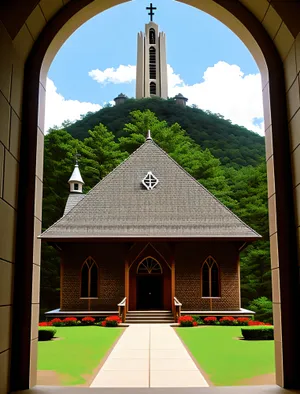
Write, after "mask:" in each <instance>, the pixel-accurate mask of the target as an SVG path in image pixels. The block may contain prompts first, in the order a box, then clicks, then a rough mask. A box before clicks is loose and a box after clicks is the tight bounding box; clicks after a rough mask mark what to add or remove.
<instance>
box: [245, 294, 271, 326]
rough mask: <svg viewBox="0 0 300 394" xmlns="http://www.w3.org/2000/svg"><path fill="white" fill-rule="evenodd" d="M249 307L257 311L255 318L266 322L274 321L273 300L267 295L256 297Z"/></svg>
mask: <svg viewBox="0 0 300 394" xmlns="http://www.w3.org/2000/svg"><path fill="white" fill-rule="evenodd" d="M249 309H250V310H252V311H254V312H256V313H255V318H256V319H257V320H260V321H263V322H265V323H273V310H272V301H271V300H269V299H268V298H267V297H260V298H256V299H255V300H253V301H251V302H250V304H249Z"/></svg>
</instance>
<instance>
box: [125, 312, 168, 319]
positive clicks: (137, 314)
mask: <svg viewBox="0 0 300 394" xmlns="http://www.w3.org/2000/svg"><path fill="white" fill-rule="evenodd" d="M127 316H128V317H129V316H130V317H141V316H147V317H149V316H151V317H161V318H165V317H172V316H173V314H172V313H168V314H166V313H165V314H163V313H151V314H150V313H127Z"/></svg>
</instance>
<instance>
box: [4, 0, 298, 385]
mask: <svg viewBox="0 0 300 394" xmlns="http://www.w3.org/2000/svg"><path fill="white" fill-rule="evenodd" d="M121 2H122V1H118V0H107V1H102V4H101V5H100V1H98V0H95V1H92V0H72V1H69V2H68V3H67V4H65V5H64V7H63V8H62V9H61V10H60V11H59V12H58V13H57V14H56V15H55V16H54V17H53V18H52V19H51V20H50V21H48V22H47V24H46V26H45V28H44V29H43V31H42V32H41V34H40V35H39V38H38V39H37V40H36V41H35V43H34V45H33V47H32V50H31V52H30V54H29V56H28V58H27V61H26V64H25V70H24V85H23V105H22V112H23V119H22V134H21V152H20V163H21V165H20V173H19V175H20V176H19V198H18V217H17V232H16V241H17V245H18V248H17V250H16V258H15V260H16V264H15V267H16V269H15V278H14V285H15V286H14V287H15V289H16V288H18V293H17V292H16V291H15V295H14V301H13V302H14V308H13V325H12V352H11V379H10V385H11V390H22V389H27V388H28V387H30V377H29V375H30V373H29V371H30V369H31V367H30V364H31V360H30V354H31V342H30V336H31V330H30V327H31V294H32V281H33V279H32V273H33V267H32V261H33V235H34V212H35V198H36V184H35V174H36V156H37V132H36V131H37V130H38V132H39V131H40V132H41V133H42V126H41V125H42V123H43V115H44V114H43V112H44V99H45V82H46V75H47V72H48V68H49V66H50V64H51V61H52V60H53V57H54V53H56V52H55V51H57V50H58V49H59V48H60V46H61V45H62V44H63V42H64V41H65V40H66V39H67V38H68V37H69V35H71V34H72V32H73V31H75V29H76V28H78V27H79V26H80V25H81V24H82V23H84V22H85V21H86V20H88V19H89V18H90V17H92V16H94V15H96V13H98V12H99V11H100V12H101V10H102V11H103V10H104V9H107V8H109V7H111V6H113V5H117V4H120V3H121ZM185 3H186V4H189V5H191V6H194V7H196V8H198V9H201V10H203V11H205V12H207V13H209V14H210V15H212V16H214V17H215V18H217V19H219V20H220V21H221V22H223V23H224V24H225V25H226V26H228V27H229V28H231V29H232V30H233V31H234V33H235V34H237V35H238V36H239V37H240V38H241V39H242V41H243V42H244V44H245V45H246V46H247V47H248V49H249V50H250V52H251V53H252V55H253V56H254V58H255V60H256V61H257V64H258V66H259V68H260V71H261V73H262V81H263V88H264V104H265V108H266V112H265V113H266V114H267V115H268V119H267V120H268V122H269V125H270V127H272V137H271V143H272V145H273V159H274V161H273V164H272V166H271V170H269V174H268V175H269V176H271V173H270V171H272V177H273V179H274V183H275V190H276V191H277V193H276V194H275V193H274V196H273V197H274V198H273V199H272V201H270V200H269V201H270V209H272V210H273V211H272V212H273V217H272V218H270V225H271V223H272V225H273V226H275V228H276V232H273V233H272V234H271V235H274V234H275V235H276V240H275V241H274V244H273V251H272V255H273V256H274V257H272V256H271V259H275V255H276V259H277V260H278V267H279V268H280V271H279V282H280V293H281V296H282V295H284V302H281V299H283V298H282V297H281V299H280V296H279V300H280V301H279V303H277V304H278V308H279V309H278V308H277V307H276V310H277V311H279V312H280V313H279V312H276V313H277V314H278V313H279V315H278V318H277V321H275V336H276V337H277V345H276V346H277V347H276V365H277V383H278V384H280V385H281V386H284V387H286V388H299V386H300V383H299V382H298V370H297V361H298V354H299V353H300V338H298V334H297V326H298V324H299V320H300V317H298V316H296V317H295V315H294V311H295V310H298V309H299V303H300V301H299V300H300V289H299V280H298V277H299V275H298V256H297V253H298V251H297V239H296V232H295V228H296V222H295V216H296V215H295V208H294V200H293V181H292V166H291V158H290V154H289V137H288V136H289V133H288V119H287V105H286V89H285V80H284V70H283V64H282V60H281V58H280V55H279V53H278V51H277V49H276V47H275V45H274V42H273V41H272V39H271V38H270V36H269V35H268V33H267V32H266V30H265V29H264V27H263V26H262V24H261V22H260V21H258V19H256V17H255V16H254V15H253V14H252V13H251V12H250V11H249V10H248V9H247V8H246V7H245V6H244V5H243V4H241V3H240V2H239V1H237V0H214V1H213V0H207V1H205V2H201V3H199V2H198V0H186V1H185ZM101 8H102V9H101ZM80 13H81V17H79V19H80V22H78V18H77V20H76V15H77V14H78V15H79V14H80ZM228 13H229V14H230V18H229V19H226V18H227V16H228ZM84 14H85V15H84ZM225 14H226V15H225ZM41 165H42V163H39V166H41ZM272 221H273V222H272ZM284 264H285V265H284ZM278 286H279V285H278ZM19 294H22V297H20V296H19ZM292 319H293V321H294V324H293V325H290V324H289V323H288V322H289V321H292ZM295 319H296V320H295ZM20 321H22V323H23V327H25V328H24V329H23V330H20V328H19V327H18V326H19V322H20ZM276 332H277V333H276ZM281 344H282V346H281ZM32 363H33V364H34V361H32ZM283 366H284V367H283ZM279 370H281V371H280V372H278V371H279ZM33 381H34V380H33Z"/></svg>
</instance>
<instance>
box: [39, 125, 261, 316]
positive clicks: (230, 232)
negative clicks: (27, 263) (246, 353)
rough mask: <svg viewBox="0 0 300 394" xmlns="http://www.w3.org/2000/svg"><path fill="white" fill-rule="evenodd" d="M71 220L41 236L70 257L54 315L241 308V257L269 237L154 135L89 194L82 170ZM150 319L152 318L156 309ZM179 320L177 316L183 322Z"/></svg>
mask: <svg viewBox="0 0 300 394" xmlns="http://www.w3.org/2000/svg"><path fill="white" fill-rule="evenodd" d="M69 184H70V195H69V198H68V201H67V204H66V208H65V212H64V215H63V217H62V218H61V219H59V220H58V221H57V222H56V223H54V224H53V225H52V226H51V227H50V228H48V229H47V230H46V231H45V232H44V233H43V234H42V235H41V236H40V238H41V239H42V240H43V241H46V242H48V243H49V244H51V245H53V246H54V247H55V248H56V249H57V251H58V253H59V254H60V257H61V289H60V291H61V297H60V308H59V309H58V310H55V311H51V312H50V313H49V316H60V315H62V316H66V315H68V314H72V315H75V316H80V315H85V316H86V315H87V314H88V315H101V314H102V315H103V314H106V315H108V314H110V313H114V314H115V313H116V311H117V310H118V304H120V302H121V301H122V303H121V304H120V305H122V306H123V307H124V308H125V311H126V312H127V311H128V312H127V318H126V321H130V316H132V315H131V314H134V313H137V312H136V311H166V312H165V313H169V314H170V315H169V317H170V320H172V319H173V318H172V316H173V315H172V314H171V311H173V312H174V310H175V308H176V305H177V306H178V305H181V311H182V313H193V314H197V313H198V314H202V315H206V316H208V315H221V316H224V315H226V314H230V315H235V316H241V315H243V314H250V313H251V312H250V311H246V310H244V309H242V308H241V297H240V260H239V255H240V253H241V251H242V250H243V249H244V248H245V247H246V246H247V245H248V244H249V243H251V242H253V241H255V240H257V239H259V238H260V235H259V234H257V233H256V232H255V231H254V230H253V229H251V228H250V227H249V226H247V225H246V224H245V223H244V222H242V221H241V220H240V219H239V218H238V217H237V216H236V215H234V214H233V213H232V212H231V211H230V210H229V209H228V208H226V207H225V206H224V205H223V204H222V203H221V202H220V201H218V200H217V199H216V197H214V196H213V195H212V194H211V193H210V192H209V191H208V190H207V189H205V187H203V186H202V185H201V184H200V183H199V182H198V181H196V180H195V179H194V178H193V177H192V176H191V175H189V174H188V173H187V172H186V171H185V170H184V169H183V168H182V167H180V166H179V165H178V164H177V163H176V162H175V161H174V160H173V159H172V158H171V157H170V156H169V155H168V154H167V153H166V152H165V151H163V150H162V149H161V148H160V147H159V146H158V145H157V144H156V143H155V142H154V141H153V140H152V138H151V135H150V132H148V136H147V138H146V141H145V143H144V144H143V145H141V146H140V147H139V148H138V149H137V150H136V151H135V152H134V153H133V154H131V155H130V156H129V158H128V159H127V160H125V161H124V162H123V163H121V164H120V165H119V166H118V167H116V168H115V169H114V170H113V171H112V172H111V173H110V174H109V175H107V176H106V177H105V178H103V179H102V180H101V181H100V182H99V183H98V184H97V185H96V186H95V187H94V188H93V189H92V190H90V191H89V192H88V193H87V194H86V195H85V194H83V193H82V186H83V184H84V181H83V179H82V177H81V175H80V170H79V167H78V164H76V165H75V169H74V172H73V174H72V176H71V178H70V180H69ZM149 313H150V312H149ZM173 321H174V320H173Z"/></svg>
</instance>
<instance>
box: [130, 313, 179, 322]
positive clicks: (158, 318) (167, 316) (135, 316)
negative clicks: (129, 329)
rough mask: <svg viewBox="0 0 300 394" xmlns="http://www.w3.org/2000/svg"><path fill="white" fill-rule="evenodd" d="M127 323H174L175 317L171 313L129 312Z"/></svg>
mask: <svg viewBox="0 0 300 394" xmlns="http://www.w3.org/2000/svg"><path fill="white" fill-rule="evenodd" d="M126 323H128V324H136V323H148V324H153V323H174V317H173V314H172V312H171V311H129V312H127V315H126Z"/></svg>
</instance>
